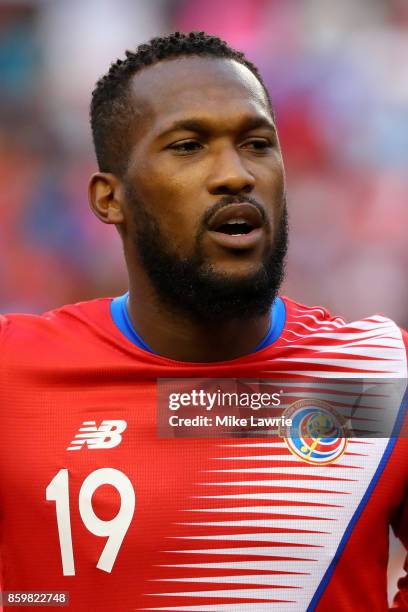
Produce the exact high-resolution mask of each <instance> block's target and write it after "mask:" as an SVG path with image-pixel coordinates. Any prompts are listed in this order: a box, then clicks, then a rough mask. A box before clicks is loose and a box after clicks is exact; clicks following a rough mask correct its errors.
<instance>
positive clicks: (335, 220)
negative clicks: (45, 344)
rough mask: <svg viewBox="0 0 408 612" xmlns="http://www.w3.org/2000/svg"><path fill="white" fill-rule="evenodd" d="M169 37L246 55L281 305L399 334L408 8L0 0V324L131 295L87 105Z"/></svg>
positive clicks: (404, 259)
mask: <svg viewBox="0 0 408 612" xmlns="http://www.w3.org/2000/svg"><path fill="white" fill-rule="evenodd" d="M178 29H179V30H183V31H188V30H193V29H194V30H205V31H207V32H209V33H213V34H216V35H219V36H221V37H222V38H224V39H226V40H227V41H228V42H229V43H230V44H231V45H232V46H235V47H237V48H239V49H241V50H243V51H244V52H245V53H246V54H247V56H248V57H249V59H251V60H252V61H253V62H255V64H257V65H258V67H259V68H260V70H261V73H262V74H263V76H264V79H265V81H266V83H267V85H268V87H269V89H270V92H271V95H272V100H273V102H274V106H275V109H276V114H277V123H278V128H279V132H280V137H281V142H282V148H283V152H284V158H285V162H286V168H287V174H288V198H289V206H290V221H291V243H290V253H289V260H288V275H287V280H286V283H285V286H284V291H283V293H285V294H288V295H290V296H291V297H292V298H294V299H296V300H298V301H300V302H303V303H306V304H309V305H315V304H318V305H324V306H326V307H328V308H329V309H330V310H331V311H332V312H334V313H335V314H340V315H341V316H343V317H346V318H349V319H353V318H360V317H362V316H365V315H368V314H372V313H374V312H384V313H386V314H387V315H388V316H390V317H392V318H394V319H395V320H396V321H397V322H398V323H399V324H400V325H401V326H404V327H408V308H407V306H408V283H407V282H406V276H407V272H406V271H407V269H408V248H407V246H406V232H407V230H406V228H407V220H408V214H407V200H408V173H407V163H408V62H407V61H406V59H407V57H408V2H407V0H342V2H338V1H337V0H223V1H222V2H220V1H219V0H149V2H146V1H144V0H86V1H83V0H32V1H31V2H30V1H27V0H13V1H9V2H7V1H6V0H0V91H1V96H0V182H1V188H0V212H1V224H0V279H1V283H0V311H1V312H7V311H16V310H17V311H23V312H41V311H44V310H47V309H50V308H53V307H56V306H59V305H61V304H63V303H67V302H73V301H79V300H84V299H90V298H93V297H96V296H102V295H117V294H120V293H122V292H123V291H124V290H125V289H126V284H127V282H126V274H125V268H124V264H123V258H122V253H121V247H120V243H119V239H118V236H117V233H116V232H115V231H114V230H113V229H112V228H111V227H108V226H104V225H103V224H101V223H99V222H98V221H97V220H96V218H95V217H93V215H92V214H91V213H90V211H89V209H88V205H87V196H86V189H87V179H88V176H89V175H90V174H91V173H92V172H93V171H94V170H95V169H96V165H95V159H94V155H93V151H92V144H91V136H90V129H89V125H88V107H89V101H90V94H91V91H92V89H93V87H94V84H95V82H96V80H97V79H98V78H99V77H100V76H101V75H102V74H104V73H105V72H106V70H107V69H108V67H109V64H110V63H111V62H112V61H114V60H116V59H117V58H118V57H122V56H123V54H124V50H125V49H126V48H129V49H134V48H135V47H136V46H137V45H138V44H139V43H140V42H143V41H146V40H147V39H149V38H150V37H152V36H154V35H158V34H162V33H166V32H171V31H174V30H178ZM393 547H395V554H394V555H393V558H392V559H393V560H392V569H391V581H392V584H394V582H395V577H396V575H397V574H398V573H401V551H400V550H399V549H398V547H397V545H396V544H395V543H393ZM390 589H391V590H392V589H394V586H391V587H390Z"/></svg>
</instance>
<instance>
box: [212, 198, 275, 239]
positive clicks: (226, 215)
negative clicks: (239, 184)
mask: <svg viewBox="0 0 408 612" xmlns="http://www.w3.org/2000/svg"><path fill="white" fill-rule="evenodd" d="M263 225H264V217H263V214H262V212H261V210H259V209H258V208H257V207H256V206H254V205H253V204H250V203H249V202H244V203H242V204H227V205H226V206H224V207H223V208H220V209H219V210H218V211H217V212H216V213H214V215H213V216H212V217H210V220H209V222H208V229H209V235H210V236H211V238H212V240H213V241H214V242H215V243H217V244H218V246H221V247H223V248H224V249H232V250H240V251H242V250H247V249H253V248H254V247H256V246H257V245H258V244H259V243H260V242H261V240H262V236H263Z"/></svg>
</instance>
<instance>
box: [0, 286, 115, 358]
mask: <svg viewBox="0 0 408 612" xmlns="http://www.w3.org/2000/svg"><path fill="white" fill-rule="evenodd" d="M111 301H112V299H111V298H100V299H96V300H91V301H88V302H79V303H77V304H68V305H65V306H62V307H61V308H57V309H55V310H50V311H48V312H45V313H43V314H41V315H32V314H3V315H2V314H0V346H1V347H2V348H3V350H4V349H5V348H7V347H12V348H22V349H24V348H27V349H28V348H29V347H30V345H31V343H35V346H36V347H37V350H38V349H39V348H41V347H42V346H43V344H39V343H43V342H45V343H47V344H51V345H52V344H53V343H59V342H61V341H62V340H64V339H66V338H67V337H69V338H70V342H73V341H74V339H75V337H79V336H81V335H82V336H86V335H87V334H88V335H89V334H90V333H92V331H93V330H94V329H95V328H96V327H103V325H104V322H105V321H107V320H109V308H110V303H111Z"/></svg>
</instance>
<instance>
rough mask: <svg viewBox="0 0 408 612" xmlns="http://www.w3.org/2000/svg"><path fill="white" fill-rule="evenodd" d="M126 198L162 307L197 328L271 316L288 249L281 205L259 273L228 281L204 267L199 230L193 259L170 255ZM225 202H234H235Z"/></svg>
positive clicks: (139, 206) (155, 226)
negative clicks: (181, 315)
mask: <svg viewBox="0 0 408 612" xmlns="http://www.w3.org/2000/svg"><path fill="white" fill-rule="evenodd" d="M126 197H127V201H128V203H129V205H130V206H133V207H134V210H135V213H136V215H137V219H136V223H135V225H136V228H137V230H136V235H135V236H134V237H133V240H134V244H135V246H136V249H137V251H138V253H139V256H140V259H141V261H142V263H143V265H144V268H145V270H146V273H147V275H148V277H149V280H150V282H151V283H152V285H153V287H154V289H155V290H156V293H157V295H158V296H159V298H160V299H161V300H162V302H163V303H164V304H166V305H167V306H168V307H169V308H171V309H176V310H178V311H182V312H184V313H187V314H188V315H189V316H190V317H192V318H194V319H195V320H198V321H200V322H203V321H206V322H214V321H223V320H231V319H242V320H245V319H251V318H253V317H257V316H261V315H265V314H266V313H267V312H269V310H270V308H271V305H272V303H273V301H274V299H275V297H276V295H277V293H278V290H279V287H280V285H281V283H282V281H283V278H284V269H285V256H286V252H287V245H288V217H287V207H286V201H285V200H284V201H283V207H282V216H281V219H280V221H279V226H278V227H277V228H276V231H275V239H274V242H273V245H272V246H271V248H270V249H269V252H267V253H266V255H265V257H264V260H263V262H262V266H261V267H260V269H259V271H258V272H256V273H254V274H253V275H251V276H249V277H245V278H231V277H230V276H227V275H225V274H220V273H217V272H215V271H214V269H213V267H212V266H211V264H207V263H205V261H204V259H203V256H202V253H201V246H200V235H201V234H202V231H203V230H201V231H200V232H199V233H198V235H197V240H196V247H195V251H194V254H193V256H192V257H189V258H182V257H180V256H178V255H177V254H176V253H174V252H172V250H171V247H170V244H171V241H170V239H169V238H167V237H166V236H164V235H163V232H162V231H161V229H160V225H159V223H158V220H157V219H156V217H154V216H153V215H152V214H151V213H150V212H149V211H148V210H147V209H146V207H145V206H144V204H143V203H142V202H140V200H138V198H137V197H136V196H135V194H134V192H133V189H132V188H131V187H129V186H127V189H126ZM224 199H225V200H227V199H229V200H230V201H234V202H235V201H237V200H238V198H233V197H230V198H224ZM244 199H245V201H247V200H250V199H251V198H248V197H246V198H244ZM224 203H226V202H224Z"/></svg>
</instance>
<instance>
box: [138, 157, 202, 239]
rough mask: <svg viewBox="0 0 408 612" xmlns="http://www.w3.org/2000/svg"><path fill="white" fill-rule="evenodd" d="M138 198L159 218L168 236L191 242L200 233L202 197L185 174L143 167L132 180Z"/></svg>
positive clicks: (169, 169) (161, 168) (163, 168)
mask: <svg viewBox="0 0 408 612" xmlns="http://www.w3.org/2000/svg"><path fill="white" fill-rule="evenodd" d="M132 182H133V184H134V185H135V186H136V191H137V194H138V198H139V199H140V200H141V201H142V202H143V204H144V206H145V208H146V209H147V210H148V211H149V212H150V213H151V214H152V215H154V216H155V217H156V219H157V220H158V222H159V224H160V227H161V228H162V229H163V231H166V233H168V232H171V233H172V234H174V235H175V236H180V235H182V234H184V235H186V237H187V238H188V237H189V236H191V235H192V233H193V232H194V233H195V232H196V230H197V224H198V221H199V218H200V216H201V214H202V212H200V210H198V207H197V203H198V201H199V194H198V193H197V192H196V191H195V189H194V186H193V182H192V181H191V180H189V179H188V177H186V176H185V174H184V173H180V172H174V169H173V170H172V169H171V168H166V167H163V166H162V167H159V168H153V167H150V168H149V167H147V166H145V167H141V168H139V172H138V173H137V175H134V177H132Z"/></svg>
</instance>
